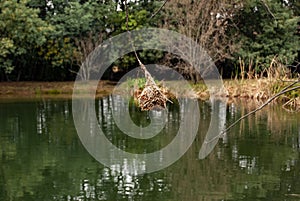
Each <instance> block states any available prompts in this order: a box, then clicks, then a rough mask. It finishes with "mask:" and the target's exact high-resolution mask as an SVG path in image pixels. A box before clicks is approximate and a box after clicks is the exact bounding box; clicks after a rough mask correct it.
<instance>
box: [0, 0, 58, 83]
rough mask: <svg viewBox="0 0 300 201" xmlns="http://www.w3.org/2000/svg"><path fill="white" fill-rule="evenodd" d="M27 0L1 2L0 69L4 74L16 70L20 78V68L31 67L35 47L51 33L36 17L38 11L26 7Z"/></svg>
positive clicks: (45, 24)
mask: <svg viewBox="0 0 300 201" xmlns="http://www.w3.org/2000/svg"><path fill="white" fill-rule="evenodd" d="M26 4H27V1H26V0H20V1H17V0H3V1H1V2H0V8H1V12H0V33H1V34H0V44H1V48H0V69H2V70H3V71H4V72H5V74H8V73H10V72H12V71H13V70H15V71H16V72H17V74H18V76H17V78H16V79H19V78H20V75H21V73H22V71H23V70H24V69H23V68H26V67H28V66H30V65H32V63H31V61H30V60H31V58H32V57H34V55H36V53H37V51H36V50H37V49H36V47H39V46H41V45H43V44H44V43H45V42H46V37H47V35H48V34H49V33H50V32H51V31H52V30H53V27H52V26H49V25H48V24H47V23H46V22H44V21H43V20H41V19H40V18H39V17H38V13H39V10H37V9H32V8H29V7H27V6H26Z"/></svg>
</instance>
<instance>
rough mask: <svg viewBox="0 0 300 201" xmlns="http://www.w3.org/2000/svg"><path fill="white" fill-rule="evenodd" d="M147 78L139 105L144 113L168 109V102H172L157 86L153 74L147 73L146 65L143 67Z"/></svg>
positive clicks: (139, 97) (139, 96) (139, 98)
mask: <svg viewBox="0 0 300 201" xmlns="http://www.w3.org/2000/svg"><path fill="white" fill-rule="evenodd" d="M141 68H142V69H143V70H144V73H145V77H146V84H145V87H144V89H143V91H142V92H141V94H140V95H138V97H137V99H138V104H139V107H140V108H141V110H142V111H148V110H153V109H155V110H161V109H165V108H166V107H167V101H169V102H171V101H170V100H169V99H168V98H167V96H166V95H165V94H164V92H163V91H162V90H161V89H160V88H159V87H158V86H157V84H156V83H155V81H154V79H153V78H152V76H151V74H150V73H149V72H148V71H147V69H146V67H145V66H144V65H141Z"/></svg>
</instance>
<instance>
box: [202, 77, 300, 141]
mask: <svg viewBox="0 0 300 201" xmlns="http://www.w3.org/2000/svg"><path fill="white" fill-rule="evenodd" d="M297 83H300V80H297V81H295V82H293V83H291V84H290V85H288V86H286V87H284V88H283V89H282V90H281V91H280V92H278V93H277V94H275V95H274V96H272V97H270V98H269V99H268V100H267V101H266V102H265V103H264V104H262V105H261V106H259V107H258V108H256V109H255V110H252V111H251V112H249V113H247V114H245V115H244V116H242V117H240V118H239V119H238V120H236V121H235V122H233V123H232V124H230V126H228V127H227V128H226V129H224V130H223V131H221V133H220V134H219V135H217V136H215V137H214V138H212V139H210V140H209V141H206V142H205V143H206V144H207V143H210V142H212V141H214V140H216V139H218V138H219V137H220V136H222V135H223V134H225V133H226V132H228V131H229V130H230V129H231V128H232V127H234V126H235V125H236V124H238V123H239V122H240V121H242V120H243V119H245V118H246V117H248V116H250V115H252V114H254V113H255V112H257V111H259V110H261V109H263V108H264V107H265V106H267V105H268V104H269V103H271V102H272V101H273V100H274V99H275V98H277V97H279V96H281V95H282V94H285V93H287V92H290V91H293V90H297V89H300V86H296V87H293V88H291V87H292V86H294V85H295V84H297Z"/></svg>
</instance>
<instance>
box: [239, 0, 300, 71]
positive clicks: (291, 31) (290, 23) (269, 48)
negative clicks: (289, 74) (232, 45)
mask: <svg viewBox="0 0 300 201" xmlns="http://www.w3.org/2000/svg"><path fill="white" fill-rule="evenodd" d="M246 2H247V6H246V7H244V8H243V9H242V10H241V12H240V13H239V14H238V15H237V16H236V17H237V19H236V21H237V26H238V28H239V31H240V33H241V34H240V39H241V41H242V48H241V50H240V51H239V52H237V54H238V56H240V57H241V58H242V59H243V60H245V62H246V64H247V66H249V65H252V67H255V68H256V69H255V70H256V71H261V70H263V69H264V68H267V67H268V66H269V65H270V63H271V62H272V59H274V58H276V59H277V61H280V62H281V63H282V64H285V65H289V64H292V63H293V62H294V60H295V58H296V57H297V51H298V50H299V47H300V43H299V41H300V40H299V35H296V33H297V23H298V22H299V16H296V15H295V12H296V9H299V3H298V5H296V4H294V3H296V2H297V1H295V2H294V3H293V2H292V1H290V3H289V4H288V3H284V2H285V1H280V0H273V1H261V0H260V1H258V0H247V1H246ZM294 9H295V10H294Z"/></svg>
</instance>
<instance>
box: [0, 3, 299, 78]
mask: <svg viewBox="0 0 300 201" xmlns="http://www.w3.org/2000/svg"><path fill="white" fill-rule="evenodd" d="M127 3H128V8H129V23H128V25H129V29H139V28H142V27H159V28H166V29H170V30H175V31H178V32H179V33H182V34H185V35H187V36H189V37H191V38H193V39H194V40H195V41H197V42H198V43H199V44H200V45H201V46H203V47H204V48H205V49H206V50H207V51H208V53H209V54H210V56H211V57H212V58H213V59H214V61H215V62H216V64H217V66H218V68H219V69H220V71H221V73H222V75H223V76H224V77H233V76H248V77H251V76H254V74H260V75H264V73H265V72H266V71H265V69H266V68H269V67H270V66H274V60H276V64H280V65H276V66H275V67H278V66H281V65H284V66H288V67H289V68H290V69H291V71H292V72H294V71H296V70H297V68H298V70H299V63H298V61H299V51H300V49H299V47H300V44H299V35H300V30H299V27H300V23H299V22H300V20H299V14H300V2H299V1H298V0H220V1H217V0H209V1H204V0H200V1H192V0H182V1H179V0H170V1H168V2H167V3H166V5H165V6H164V7H163V9H162V10H161V12H159V13H158V14H157V15H155V17H153V18H151V16H152V15H153V13H155V11H156V10H157V9H158V8H159V7H160V6H161V5H162V4H163V1H152V0H150V1H149V0H136V1H130V2H127ZM124 31H126V14H125V7H124V2H123V1H118V0H51V1H48V0H1V1H0V80H1V81H9V80H11V81H19V80H33V81H37V80H45V81H65V80H74V78H75V76H76V72H77V71H78V69H79V66H80V65H81V64H82V63H83V62H84V60H85V58H86V57H87V55H88V54H89V53H90V52H91V51H92V50H93V48H94V47H96V46H97V45H99V44H100V43H101V42H102V41H103V40H105V39H107V38H109V37H112V36H114V35H117V34H120V33H122V32H124ZM141 59H142V60H143V62H144V63H157V62H160V63H164V64H170V63H172V64H173V67H174V68H176V69H177V70H178V71H180V72H181V73H185V72H186V69H187V71H188V72H187V74H188V75H189V76H188V77H189V78H191V79H194V78H193V71H192V69H191V68H186V66H185V64H184V63H180V62H175V64H174V60H170V57H169V56H168V55H167V54H161V53H157V52H144V53H141ZM115 65H117V66H118V67H119V70H120V69H121V70H123V72H126V71H128V70H130V69H131V68H133V67H135V66H137V63H136V60H135V58H134V55H131V54H129V55H126V56H124V57H123V58H121V59H119V60H118V61H116V63H115ZM245 72H250V73H248V74H246V73H245ZM104 78H105V79H114V78H115V79H117V77H116V76H115V74H114V73H113V72H112V71H111V70H110V72H107V74H106V75H105V77H104Z"/></svg>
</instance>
